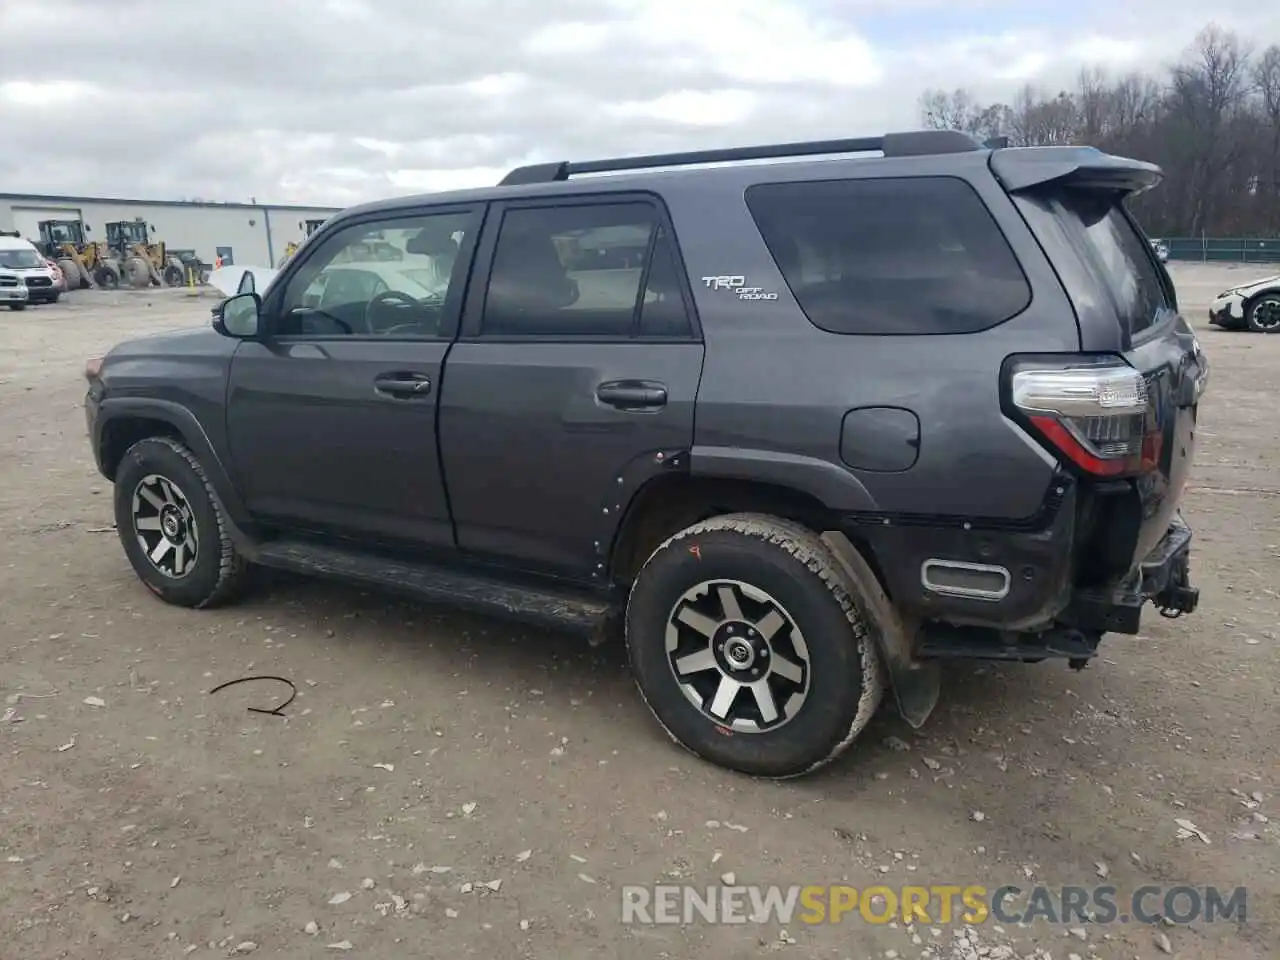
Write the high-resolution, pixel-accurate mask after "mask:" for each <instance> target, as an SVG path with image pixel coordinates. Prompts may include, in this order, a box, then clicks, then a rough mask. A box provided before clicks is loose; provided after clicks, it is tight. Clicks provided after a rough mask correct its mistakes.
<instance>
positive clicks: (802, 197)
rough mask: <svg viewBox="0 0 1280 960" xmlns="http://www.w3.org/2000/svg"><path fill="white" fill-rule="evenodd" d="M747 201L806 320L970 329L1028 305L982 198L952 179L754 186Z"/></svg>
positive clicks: (910, 330) (832, 326) (844, 325)
mask: <svg viewBox="0 0 1280 960" xmlns="http://www.w3.org/2000/svg"><path fill="white" fill-rule="evenodd" d="M746 201H747V207H748V208H749V209H750V211H751V216H752V217H753V218H754V220H755V222H756V226H757V227H758V228H759V230H760V235H761V237H762V238H763V239H764V242H765V245H766V246H767V247H768V248H769V252H770V254H771V255H772V256H773V259H774V262H775V263H777V265H778V268H779V269H780V270H781V271H782V275H783V278H784V279H785V280H786V283H787V286H788V288H790V290H791V293H792V295H793V296H794V297H795V298H796V302H797V303H799V305H800V309H801V310H803V311H804V313H805V315H806V316H807V317H808V318H809V321H810V322H811V323H812V324H813V325H814V326H816V327H819V328H820V329H823V330H826V331H828V332H831V333H843V334H864V335H866V334H870V335H894V334H897V335H922V334H956V333H977V332H978V331H981V330H987V329H990V328H991V327H994V326H997V325H998V324H1001V323H1004V322H1005V321H1006V320H1009V319H1011V318H1012V317H1014V316H1016V315H1017V314H1019V313H1021V312H1022V311H1023V310H1025V309H1026V307H1027V306H1028V304H1030V303H1031V287H1030V285H1029V284H1028V283H1027V278H1026V275H1025V274H1024V273H1023V272H1022V268H1021V266H1020V265H1019V264H1018V260H1017V257H1015V256H1014V253H1013V251H1012V250H1011V249H1010V247H1009V244H1008V242H1007V241H1006V240H1005V238H1004V235H1003V234H1002V233H1001V232H1000V228H999V226H997V224H996V222H995V220H994V219H993V218H992V216H991V213H990V211H988V210H987V208H986V205H985V204H984V203H983V202H982V198H981V197H979V196H978V194H977V192H976V191H975V190H974V189H973V187H971V186H970V185H969V184H968V183H966V182H965V181H963V180H960V179H957V178H955V177H893V178H878V179H858V180H820V181H801V182H794V183H769V184H757V185H755V186H752V187H749V188H748V189H747V193H746Z"/></svg>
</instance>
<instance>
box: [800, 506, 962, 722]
mask: <svg viewBox="0 0 1280 960" xmlns="http://www.w3.org/2000/svg"><path fill="white" fill-rule="evenodd" d="M822 541H823V543H825V544H826V545H827V547H828V549H830V550H831V552H832V553H833V554H834V555H835V558H836V560H838V561H839V563H840V568H841V570H842V571H843V573H844V575H845V576H846V577H847V578H848V580H849V582H850V585H851V586H852V587H853V589H852V590H850V596H851V597H852V598H853V602H854V606H855V607H856V608H857V609H858V613H860V614H861V615H862V619H863V622H864V623H866V625H867V631H868V632H869V633H870V634H871V636H872V638H873V639H874V641H875V643H876V645H877V646H878V647H879V648H880V655H881V657H882V658H883V661H884V664H885V668H886V669H887V671H888V673H889V686H890V688H891V689H892V690H893V695H894V699H895V700H896V701H897V704H898V712H899V713H900V714H901V715H902V719H904V720H906V721H907V723H909V724H910V725H911V726H912V728H913V729H917V730H918V729H919V728H920V727H922V726H923V725H924V722H925V721H926V720H927V719H929V714H931V713H932V712H933V708H934V707H935V706H937V703H938V695H939V693H940V691H941V689H942V670H941V668H940V667H939V665H938V662H937V661H936V660H917V659H916V657H915V638H916V635H917V633H918V632H919V624H916V623H914V622H912V621H910V620H907V619H904V618H903V617H902V615H901V614H900V613H899V612H898V611H897V610H896V609H895V608H894V606H893V604H892V603H891V602H890V601H889V596H888V594H886V593H885V592H884V588H883V587H881V586H880V581H879V580H878V579H877V578H876V575H875V572H874V571H873V570H872V569H871V566H870V564H868V563H867V561H866V560H865V559H863V556H862V554H860V553H859V552H858V549H857V548H856V547H855V546H854V545H853V544H852V543H850V542H849V538H848V537H846V536H845V535H844V534H843V533H840V532H838V531H834V530H829V531H827V532H826V533H823V534H822Z"/></svg>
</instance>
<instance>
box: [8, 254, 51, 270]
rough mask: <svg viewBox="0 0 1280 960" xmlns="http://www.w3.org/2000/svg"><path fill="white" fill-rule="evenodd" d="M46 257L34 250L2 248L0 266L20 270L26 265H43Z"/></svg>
mask: <svg viewBox="0 0 1280 960" xmlns="http://www.w3.org/2000/svg"><path fill="white" fill-rule="evenodd" d="M44 265H45V262H44V258H43V257H41V256H40V254H38V253H36V252H35V251H34V250H31V249H27V250H0V267H8V268H10V269H11V270H20V269H22V268H24V267H43V266H44Z"/></svg>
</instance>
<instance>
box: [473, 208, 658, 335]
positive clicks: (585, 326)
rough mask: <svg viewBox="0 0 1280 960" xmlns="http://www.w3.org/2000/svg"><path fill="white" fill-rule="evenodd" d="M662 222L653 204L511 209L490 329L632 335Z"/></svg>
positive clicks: (487, 315) (488, 307)
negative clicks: (658, 221) (647, 261)
mask: <svg viewBox="0 0 1280 960" xmlns="http://www.w3.org/2000/svg"><path fill="white" fill-rule="evenodd" d="M655 226H656V218H655V211H654V209H653V207H651V206H650V205H649V204H647V203H614V204H600V205H590V206H588V205H575V206H568V207H536V208H529V209H524V210H509V211H507V213H506V214H505V216H503V218H502V227H501V230H500V232H499V234H498V246H497V250H496V251H495V252H494V258H493V268H492V271H491V273H490V277H489V289H488V293H487V294H486V296H485V305H484V318H483V321H482V330H483V332H484V333H486V334H498V335H504V334H505V335H517V336H528V335H538V336H609V337H629V336H631V335H632V334H633V332H634V330H635V319H636V310H637V307H638V305H639V301H640V283H641V281H642V279H643V277H644V265H645V257H646V256H647V255H648V252H649V246H650V240H651V239H652V237H653V231H654V228H655Z"/></svg>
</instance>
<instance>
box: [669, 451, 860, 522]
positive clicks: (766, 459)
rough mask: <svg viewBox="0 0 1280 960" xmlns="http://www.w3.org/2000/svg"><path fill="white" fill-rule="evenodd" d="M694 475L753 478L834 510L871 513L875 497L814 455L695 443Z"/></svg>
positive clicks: (847, 473) (848, 473)
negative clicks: (807, 495)
mask: <svg viewBox="0 0 1280 960" xmlns="http://www.w3.org/2000/svg"><path fill="white" fill-rule="evenodd" d="M689 461H690V472H691V473H692V474H693V476H695V477H723V478H726V479H732V480H757V481H764V482H766V483H772V484H774V485H776V486H779V487H789V488H791V489H795V490H799V491H802V492H804V493H807V494H809V495H810V496H811V497H813V498H814V499H815V500H817V501H818V502H819V503H821V504H823V505H825V506H826V507H827V508H828V509H830V510H834V511H836V512H837V513H874V512H876V510H877V509H878V507H877V505H876V501H875V498H874V497H873V496H872V495H871V493H870V491H868V490H867V488H866V487H865V486H864V485H863V483H862V481H861V480H859V479H858V478H857V477H856V476H854V475H853V473H852V472H851V471H849V470H846V469H844V468H843V467H840V466H837V465H836V464H834V463H830V462H828V461H826V460H819V459H818V458H817V457H806V456H803V455H800V454H795V453H781V452H778V451H772V450H753V449H749V448H745V447H712V446H698V445H695V446H694V447H693V449H692V450H691V451H690V456H689Z"/></svg>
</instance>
